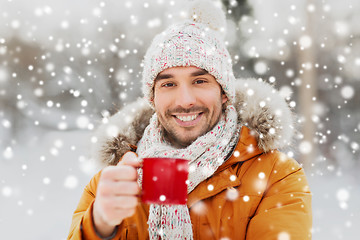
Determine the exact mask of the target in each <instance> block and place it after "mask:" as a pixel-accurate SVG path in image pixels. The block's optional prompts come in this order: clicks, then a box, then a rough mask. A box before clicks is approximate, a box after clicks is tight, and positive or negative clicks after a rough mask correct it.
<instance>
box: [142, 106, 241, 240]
mask: <svg viewBox="0 0 360 240" xmlns="http://www.w3.org/2000/svg"><path fill="white" fill-rule="evenodd" d="M239 129H240V126H239V124H238V123H237V112H236V110H235V108H234V106H232V105H229V106H227V108H226V110H225V114H223V115H222V116H221V118H220V120H219V122H218V123H217V124H216V125H215V127H213V129H212V130H210V131H209V132H207V133H206V134H205V135H203V136H200V137H198V138H197V139H196V140H195V141H194V142H193V143H192V144H191V145H189V146H188V147H186V148H184V149H177V148H174V147H172V146H171V145H169V143H167V142H166V141H165V140H164V139H163V137H162V133H161V131H162V130H161V127H160V125H159V122H158V119H157V115H156V114H154V115H153V116H152V118H151V119H150V124H149V126H147V127H146V129H145V131H144V135H143V137H142V138H141V140H140V141H139V143H138V148H137V154H138V156H139V158H144V157H172V158H184V159H188V160H190V161H189V183H188V194H189V193H190V192H191V191H192V190H193V189H194V188H195V187H196V186H197V185H198V184H199V183H201V182H202V181H204V180H205V179H207V178H209V177H210V176H212V175H213V174H214V172H215V171H216V170H217V169H218V167H219V166H220V165H222V164H223V163H224V161H225V158H226V157H227V155H228V154H229V153H230V151H231V150H232V149H233V147H234V146H235V144H236V142H237V137H238V134H239ZM139 183H140V184H141V183H142V169H139ZM148 225H149V235H150V239H156V240H158V239H160V237H161V239H187V240H188V239H193V232H192V226H191V220H190V214H189V209H188V207H187V205H186V204H185V205H157V204H151V206H150V212H149V219H148Z"/></svg>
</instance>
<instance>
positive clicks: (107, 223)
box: [93, 152, 141, 237]
mask: <svg viewBox="0 0 360 240" xmlns="http://www.w3.org/2000/svg"><path fill="white" fill-rule="evenodd" d="M140 165H141V163H140V162H139V161H138V160H137V156H136V154H135V153H133V152H127V153H126V154H125V155H124V156H123V158H122V160H121V161H120V162H119V163H118V165H117V166H109V167H106V168H104V169H103V171H102V173H101V176H100V179H99V183H98V186H97V191H96V197H95V202H94V208H93V217H94V224H95V229H96V231H97V232H98V233H99V234H100V235H101V236H102V237H107V236H110V235H111V233H112V232H113V231H114V230H115V227H116V226H117V225H119V224H120V223H121V222H122V221H123V220H124V219H125V218H127V217H130V216H132V215H133V214H134V213H135V209H136V206H137V204H138V198H137V194H139V193H140V187H139V185H138V183H137V171H136V168H137V167H140Z"/></svg>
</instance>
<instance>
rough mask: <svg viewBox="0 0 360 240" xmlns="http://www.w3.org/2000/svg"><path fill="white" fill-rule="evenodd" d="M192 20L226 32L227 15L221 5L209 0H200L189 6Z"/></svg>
mask: <svg viewBox="0 0 360 240" xmlns="http://www.w3.org/2000/svg"><path fill="white" fill-rule="evenodd" d="M189 18H190V20H192V21H194V22H197V23H202V24H205V25H208V26H209V28H211V29H213V30H215V31H218V32H225V30H226V17H225V14H224V12H223V11H222V9H221V8H220V7H217V6H216V5H215V4H214V3H213V2H211V1H209V0H198V1H195V2H193V3H192V4H191V6H190V8H189Z"/></svg>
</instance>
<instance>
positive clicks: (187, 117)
mask: <svg viewBox="0 0 360 240" xmlns="http://www.w3.org/2000/svg"><path fill="white" fill-rule="evenodd" d="M176 117H177V118H178V119H180V120H181V121H183V122H189V121H193V120H194V119H195V118H197V115H191V116H176Z"/></svg>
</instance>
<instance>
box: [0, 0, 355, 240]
mask: <svg viewBox="0 0 360 240" xmlns="http://www.w3.org/2000/svg"><path fill="white" fill-rule="evenodd" d="M184 3H185V1H181V0H171V1H165V0H146V1H145V0H144V1H141V0H123V1H109V0H86V1H85V0H77V1H69V0H63V1H45V0H29V1H20V0H0V232H1V235H2V237H1V239H33V240H40V239H58V240H62V239H66V237H67V234H68V231H69V227H70V223H71V217H72V213H73V211H74V210H75V208H76V205H77V203H78V201H79V199H80V195H81V193H82V191H83V188H84V186H85V185H86V184H87V183H88V181H89V180H90V178H91V177H92V176H93V174H94V173H96V172H97V171H98V170H99V169H100V167H99V166H98V165H97V164H95V161H94V159H93V158H92V155H91V144H92V141H94V138H93V136H92V134H93V131H94V130H95V129H96V128H97V127H98V126H99V124H100V123H101V122H102V118H103V117H107V116H110V115H112V114H114V113H115V112H116V111H117V110H118V109H120V108H122V107H123V106H126V105H127V104H128V103H130V102H132V101H134V100H135V99H137V98H138V97H141V71H142V59H143V56H144V54H145V51H146V49H147V47H148V46H149V45H150V42H151V40H152V38H153V37H154V36H155V34H157V33H160V32H161V31H162V30H164V29H165V28H166V27H167V26H168V25H170V24H172V23H174V22H176V21H177V20H179V19H181V18H183V17H184V13H185V5H184ZM217 3H218V4H222V6H223V9H225V10H226V12H227V33H226V37H225V39H226V44H227V46H228V49H229V52H230V54H231V56H232V60H233V63H234V67H233V70H234V73H235V76H236V77H237V78H239V79H240V80H241V78H256V79H259V80H260V81H265V82H268V83H270V84H271V85H273V86H275V87H276V89H278V90H279V92H280V94H281V95H282V96H283V97H284V98H285V99H286V100H287V102H288V104H289V106H290V107H291V108H292V109H293V111H294V112H295V113H296V114H297V118H296V120H297V121H296V123H295V126H296V128H297V133H296V136H295V140H294V142H293V145H292V147H290V148H288V149H284V150H283V151H284V152H285V153H286V154H287V155H289V156H290V157H293V158H295V159H296V160H297V161H298V162H300V163H301V164H303V166H304V168H305V171H306V174H307V177H308V180H309V182H310V188H311V191H312V193H313V239H315V240H324V239H346V240H350V239H359V235H360V230H359V226H360V204H359V202H360V174H359V172H360V149H359V148H360V145H359V144H360V111H359V110H360V108H359V102H360V94H359V93H360V77H359V76H360V1H358V0H342V1H339V0H239V1H235V0H223V1H217ZM279 240H285V239H279Z"/></svg>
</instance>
